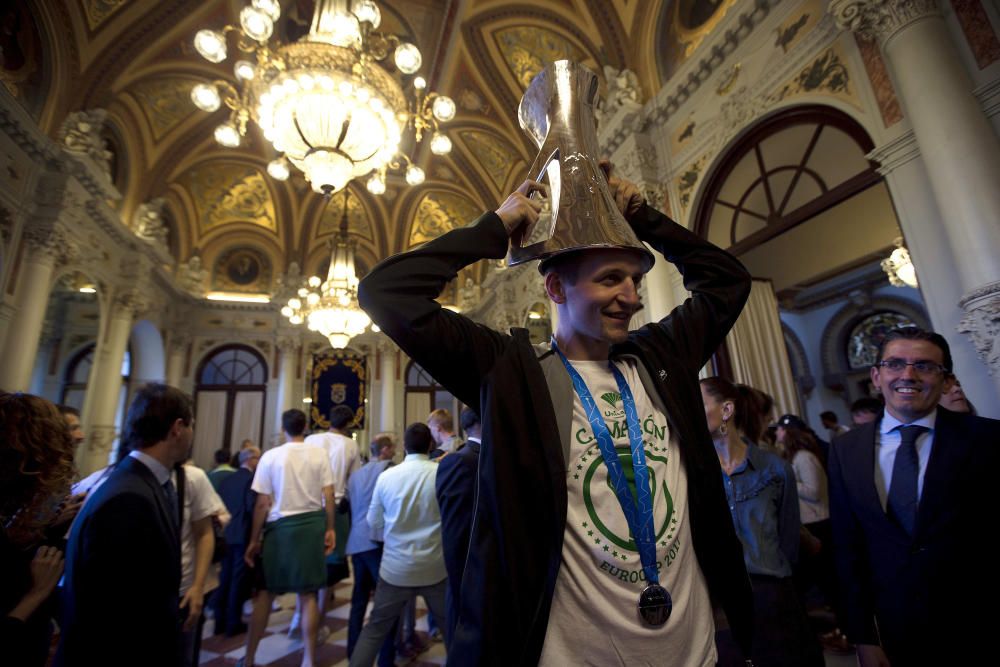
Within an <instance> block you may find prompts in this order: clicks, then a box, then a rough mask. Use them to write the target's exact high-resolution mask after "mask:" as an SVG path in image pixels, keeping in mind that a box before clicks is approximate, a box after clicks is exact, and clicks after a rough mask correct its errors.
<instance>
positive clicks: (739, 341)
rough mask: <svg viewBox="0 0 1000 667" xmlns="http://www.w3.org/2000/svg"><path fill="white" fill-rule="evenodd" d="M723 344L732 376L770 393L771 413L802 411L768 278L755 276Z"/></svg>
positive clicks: (798, 413)
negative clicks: (729, 359)
mask: <svg viewBox="0 0 1000 667" xmlns="http://www.w3.org/2000/svg"><path fill="white" fill-rule="evenodd" d="M726 345H727V347H728V349H729V356H730V358H731V361H732V364H733V380H734V381H736V382H739V383H742V384H747V385H750V386H751V387H756V388H757V389H760V390H761V391H765V392H767V393H768V394H770V395H771V396H772V397H773V398H774V410H775V415H773V416H772V417H774V418H776V417H777V416H780V415H783V414H787V413H791V414H796V415H801V414H802V412H801V407H800V406H799V400H798V392H797V391H796V388H795V381H794V380H793V378H792V367H791V364H790V363H789V361H788V350H787V349H786V348H785V338H784V336H783V335H782V332H781V320H780V319H779V318H778V300H777V299H776V298H775V296H774V288H773V287H772V286H771V281H769V280H757V279H754V281H753V286H752V288H751V290H750V299H749V300H748V301H747V305H746V307H744V308H743V312H742V313H741V314H740V318H739V319H738V320H736V324H735V325H734V326H733V329H732V331H730V332H729V335H728V336H727V337H726Z"/></svg>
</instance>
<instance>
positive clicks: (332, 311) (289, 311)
mask: <svg viewBox="0 0 1000 667" xmlns="http://www.w3.org/2000/svg"><path fill="white" fill-rule="evenodd" d="M349 192H350V191H349V190H347V189H345V190H344V211H343V214H342V215H341V216H340V231H339V232H338V234H337V238H336V240H335V241H334V242H333V244H332V245H333V254H332V256H331V257H330V269H329V271H328V272H327V275H326V280H325V281H324V280H321V279H320V277H319V276H311V277H310V278H309V280H308V281H306V284H305V285H304V286H303V287H301V288H299V291H298V294H297V296H294V297H292V298H291V299H289V300H288V303H287V305H285V306H284V307H283V308H282V309H281V314H282V315H284V316H285V317H287V318H288V321H289V322H291V323H292V324H303V323H305V324H306V326H308V328H309V329H310V330H311V331H318V332H319V333H321V334H323V335H324V336H326V339H327V340H328V341H330V345H332V346H333V347H334V348H337V349H341V348H344V347H347V344H348V343H349V342H350V340H351V338H353V337H355V336H357V335H359V334H361V333H364V330H365V329H366V328H367V327H368V325H369V324H371V318H369V317H368V315H367V314H366V313H365V311H363V310H361V307H360V306H359V305H358V282H359V281H358V276H357V273H356V272H355V269H354V243H353V242H352V241H350V239H349V238H348V235H347V210H348V208H347V204H348V195H349Z"/></svg>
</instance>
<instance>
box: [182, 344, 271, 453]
mask: <svg viewBox="0 0 1000 667" xmlns="http://www.w3.org/2000/svg"><path fill="white" fill-rule="evenodd" d="M195 377H196V378H197V379H198V384H197V387H196V388H195V404H196V407H195V420H196V422H197V423H196V425H195V429H194V451H193V452H192V458H194V460H195V463H196V464H197V465H199V466H201V467H202V468H205V469H206V470H210V469H211V468H212V467H213V466H214V459H213V456H214V454H215V451H216V450H218V449H229V450H231V451H236V450H238V449H239V448H240V444H241V443H242V442H243V440H247V439H248V440H252V441H253V442H254V444H255V445H257V446H258V447H259V446H261V444H262V441H261V438H262V436H263V432H264V408H265V406H266V405H267V363H266V362H265V361H264V358H263V357H262V356H261V355H260V353H259V352H257V351H256V350H254V349H253V348H251V347H248V346H246V345H227V346H224V347H219V348H216V349H214V350H212V351H211V352H209V353H208V354H207V355H206V356H205V358H204V359H203V360H202V362H201V364H200V365H199V366H198V372H197V374H196V375H195Z"/></svg>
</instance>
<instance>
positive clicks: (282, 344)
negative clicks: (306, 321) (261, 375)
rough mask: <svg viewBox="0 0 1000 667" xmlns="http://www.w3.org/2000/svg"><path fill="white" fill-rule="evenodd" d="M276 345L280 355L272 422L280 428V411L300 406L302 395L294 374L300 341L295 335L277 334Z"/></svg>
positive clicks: (300, 346)
mask: <svg viewBox="0 0 1000 667" xmlns="http://www.w3.org/2000/svg"><path fill="white" fill-rule="evenodd" d="M277 346H278V350H280V351H281V357H280V359H279V361H278V402H277V404H276V405H275V407H276V410H275V422H274V423H275V424H276V425H277V428H281V413H283V412H284V411H285V410H291V409H292V408H300V409H301V408H302V403H301V401H302V396H299V392H298V389H297V386H296V374H295V368H296V366H297V365H298V359H299V351H300V349H301V348H302V341H301V339H299V338H298V337H297V336H290V335H289V336H279V337H278V342H277Z"/></svg>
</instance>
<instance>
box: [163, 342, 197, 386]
mask: <svg viewBox="0 0 1000 667" xmlns="http://www.w3.org/2000/svg"><path fill="white" fill-rule="evenodd" d="M190 344H191V339H190V338H189V337H188V336H183V335H177V334H171V336H170V342H169V343H168V344H167V378H166V382H167V384H168V385H170V386H171V387H178V388H179V387H180V386H181V381H182V379H183V378H184V361H185V358H186V356H187V351H188V346H189V345H190Z"/></svg>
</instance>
